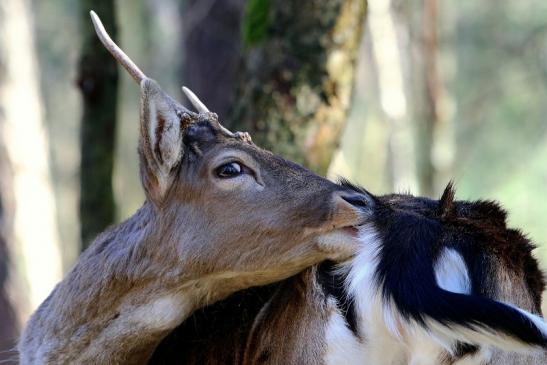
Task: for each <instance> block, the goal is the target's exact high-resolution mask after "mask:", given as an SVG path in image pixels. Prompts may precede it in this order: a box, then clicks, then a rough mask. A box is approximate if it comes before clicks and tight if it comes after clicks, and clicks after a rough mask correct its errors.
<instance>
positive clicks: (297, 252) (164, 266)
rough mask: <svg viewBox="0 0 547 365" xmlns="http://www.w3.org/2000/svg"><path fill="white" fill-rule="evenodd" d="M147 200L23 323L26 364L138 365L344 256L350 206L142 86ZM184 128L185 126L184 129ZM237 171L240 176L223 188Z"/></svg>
mask: <svg viewBox="0 0 547 365" xmlns="http://www.w3.org/2000/svg"><path fill="white" fill-rule="evenodd" d="M141 90H142V108H141V139H140V144H139V145H140V147H139V153H140V165H141V177H142V183H143V186H144V188H145V191H146V196H147V200H146V202H145V203H144V205H143V206H142V208H141V209H140V210H139V211H138V212H137V213H135V215H134V216H132V217H131V218H129V219H128V220H127V221H125V222H123V223H121V224H120V225H118V226H115V227H112V228H110V229H108V230H106V231H105V232H104V233H103V234H101V235H100V236H99V237H97V239H96V240H95V242H94V243H93V245H92V246H91V247H90V248H89V249H88V250H87V251H86V252H84V253H83V254H82V256H81V257H80V259H79V261H78V263H77V264H76V266H75V267H74V268H73V269H72V270H71V271H70V273H69V274H68V275H67V276H66V277H65V279H64V280H63V281H62V282H61V283H60V284H59V285H58V286H57V287H56V288H55V290H54V291H53V292H52V293H51V295H50V296H49V297H48V299H47V300H46V301H45V302H44V303H43V304H42V305H41V306H40V307H39V308H38V310H37V311H36V312H35V313H34V314H33V316H32V318H31V319H30V320H29V322H28V324H27V326H26V328H25V331H24V333H23V335H22V338H21V341H20V344H19V351H20V357H21V363H22V364H38V363H40V364H69V363H70V364H74V363H93V364H120V363H124V364H132V363H143V362H145V361H146V360H147V359H148V357H149V356H150V355H151V352H152V351H153V349H154V348H155V347H156V345H157V343H158V342H159V341H161V340H162V338H163V337H164V336H165V335H166V334H167V333H169V332H170V331H171V330H172V329H174V328H175V327H176V326H177V325H178V324H179V323H180V322H181V321H182V320H183V319H184V318H186V317H187V316H188V315H190V314H191V313H192V312H193V311H195V310H196V309H197V308H200V307H202V306H204V305H207V304H211V303H214V302H215V301H218V300H220V299H223V298H225V297H226V296H228V295H229V294H231V293H233V292H235V291H237V290H241V289H244V288H248V287H251V286H256V285H265V284H268V283H271V282H274V281H279V280H282V279H285V278H287V277H289V276H291V275H294V274H295V273H297V272H298V271H300V270H302V269H304V268H305V267H308V266H311V265H313V264H315V263H318V262H320V261H321V260H324V259H326V258H340V257H346V256H348V255H350V254H351V253H352V252H353V251H354V248H355V242H354V240H353V236H352V235H351V234H350V233H346V230H344V229H342V228H344V227H350V226H354V225H356V224H358V223H359V222H360V221H361V213H360V210H358V209H357V208H356V207H354V206H352V205H351V204H349V203H347V202H346V201H345V200H344V199H342V196H344V195H347V194H350V195H351V194H355V193H354V192H351V191H349V189H346V188H343V187H340V186H338V185H336V184H334V183H331V182H329V181H328V180H326V179H323V178H321V177H319V176H316V175H314V174H313V173H311V172H309V171H308V170H305V169H304V168H302V167H300V166H298V165H296V164H294V163H291V162H289V161H285V160H283V159H282V158H280V157H277V156H275V155H273V154H271V153H270V152H268V151H264V150H262V149H260V148H258V147H257V146H255V145H253V144H252V143H251V142H250V140H249V137H248V135H245V134H236V135H232V134H227V133H226V132H225V131H224V130H223V129H221V127H220V125H219V124H218V121H217V120H216V116H215V115H213V114H210V113H206V114H200V115H195V114H193V113H190V112H188V111H187V110H186V109H185V108H183V107H182V106H180V105H179V104H178V103H176V102H175V101H174V100H173V99H171V98H170V97H169V96H167V95H165V94H164V93H163V92H162V91H161V89H160V88H159V86H158V85H157V84H156V83H155V82H153V81H152V80H149V79H145V80H144V81H143V82H142V83H141ZM189 119H191V122H188V120H189ZM231 161H237V162H239V163H241V164H243V165H244V166H245V168H246V169H247V170H246V171H247V173H246V174H244V175H241V176H238V177H236V178H231V179H221V178H219V177H217V176H216V175H215V169H216V168H217V167H218V166H220V165H222V164H224V163H227V162H231Z"/></svg>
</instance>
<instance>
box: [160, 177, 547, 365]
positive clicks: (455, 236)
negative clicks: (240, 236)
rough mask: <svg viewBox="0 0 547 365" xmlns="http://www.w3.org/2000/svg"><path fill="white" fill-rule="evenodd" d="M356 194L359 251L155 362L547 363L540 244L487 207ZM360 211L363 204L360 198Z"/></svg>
mask: <svg viewBox="0 0 547 365" xmlns="http://www.w3.org/2000/svg"><path fill="white" fill-rule="evenodd" d="M342 184H344V185H345V186H346V187H351V188H352V189H353V190H355V191H356V192H358V193H360V195H359V196H360V199H362V200H361V202H360V205H361V206H362V209H363V211H365V212H366V213H367V216H368V218H367V220H366V222H365V223H364V224H363V225H362V226H361V227H360V228H359V233H358V234H359V238H360V242H361V246H360V248H359V251H358V252H357V253H356V255H355V257H354V258H353V259H351V260H349V261H347V262H343V263H333V262H325V263H323V264H321V265H319V266H315V267H312V268H310V269H308V270H306V271H304V272H302V273H301V274H299V275H297V276H295V277H292V278H290V279H288V280H285V281H284V282H281V283H277V284H274V285H270V286H268V287H262V288H254V289H250V290H247V291H244V292H241V293H238V294H236V295H235V296H233V297H231V298H229V299H227V300H226V301H224V302H220V303H217V304H215V305H213V306H211V307H209V308H206V309H204V310H202V311H200V312H199V313H196V314H195V315H194V316H193V317H192V318H190V319H189V320H187V321H186V322H184V323H183V324H182V325H181V326H180V327H179V328H178V329H177V330H176V331H174V332H173V333H171V334H170V335H169V336H168V337H167V338H166V339H165V340H164V341H163V342H162V344H161V345H160V346H159V347H158V348H157V350H156V353H155V354H154V356H153V358H152V360H151V363H158V364H160V363H161V364H211V365H212V364H325V365H332V364H369V365H403V364H411V365H430V364H431V365H433V364H442V365H448V364H454V365H456V364H457V365H479V364H480V365H483V364H496V365H509V364H537V365H539V364H546V363H547V356H546V355H545V352H544V349H545V348H546V347H547V325H546V323H545V322H544V321H543V319H542V318H541V316H540V308H541V294H542V292H543V289H544V278H543V274H542V272H541V271H540V269H539V268H538V264H537V262H536V260H535V259H534V257H533V256H532V250H533V249H534V245H533V244H532V243H531V242H530V241H529V240H528V239H527V238H526V237H525V236H524V235H523V234H522V233H521V232H520V231H518V230H514V229H510V228H507V226H506V213H505V211H503V210H502V209H501V208H500V206H499V205H498V204H496V203H494V202H491V201H475V202H467V201H455V200H454V190H453V189H452V186H450V185H449V186H448V187H447V188H446V190H445V192H444V194H443V196H442V198H441V199H440V200H432V199H427V198H419V197H414V196H411V195H404V194H403V195H401V194H394V195H386V196H380V197H376V196H374V195H372V194H370V193H368V192H367V191H365V190H364V189H361V188H358V187H355V186H353V185H351V184H349V183H347V182H343V183H342ZM352 203H353V204H354V205H355V204H356V202H352Z"/></svg>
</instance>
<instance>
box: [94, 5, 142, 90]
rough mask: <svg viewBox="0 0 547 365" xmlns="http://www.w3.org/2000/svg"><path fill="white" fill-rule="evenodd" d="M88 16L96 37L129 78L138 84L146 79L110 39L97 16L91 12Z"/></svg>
mask: <svg viewBox="0 0 547 365" xmlns="http://www.w3.org/2000/svg"><path fill="white" fill-rule="evenodd" d="M89 15H91V21H92V22H93V26H94V27H95V32H96V33H97V36H98V37H99V39H100V40H101V42H102V43H103V45H104V46H105V48H106V49H107V50H108V51H109V52H110V53H111V54H112V56H114V58H115V59H116V60H117V61H118V62H119V63H120V64H121V65H122V66H123V68H125V69H126V70H127V72H129V74H130V75H131V77H133V79H134V80H135V81H136V82H137V83H138V84H140V83H141V81H142V80H143V79H145V78H146V75H145V74H144V73H143V72H142V71H141V70H140V69H139V68H138V67H137V65H136V64H135V63H134V62H133V61H131V58H129V57H128V56H127V55H126V54H125V52H124V51H122V50H121V48H120V47H118V45H117V44H116V43H114V41H113V40H112V39H111V38H110V36H109V35H108V33H107V32H106V30H105V29H104V25H103V23H102V22H101V19H99V17H98V16H97V14H96V13H95V12H94V11H93V10H91V11H90V12H89Z"/></svg>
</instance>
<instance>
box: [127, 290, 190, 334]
mask: <svg viewBox="0 0 547 365" xmlns="http://www.w3.org/2000/svg"><path fill="white" fill-rule="evenodd" d="M189 312H190V305H188V303H185V301H184V300H183V297H182V296H176V295H166V296H163V297H159V298H156V299H154V300H152V301H150V302H148V303H146V304H145V305H142V306H140V307H138V308H136V309H135V310H132V311H131V312H129V313H130V314H129V316H127V317H126V320H127V321H129V322H133V323H135V324H136V325H138V326H142V327H146V328H149V329H153V330H163V329H169V328H173V327H174V326H176V325H177V324H178V323H180V322H182V320H183V319H184V318H185V317H186V316H187V315H188V313H189Z"/></svg>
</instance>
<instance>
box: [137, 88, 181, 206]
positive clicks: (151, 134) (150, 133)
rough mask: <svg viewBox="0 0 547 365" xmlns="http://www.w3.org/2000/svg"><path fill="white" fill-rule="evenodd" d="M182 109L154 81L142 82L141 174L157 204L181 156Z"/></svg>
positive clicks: (146, 187) (171, 178)
mask: <svg viewBox="0 0 547 365" xmlns="http://www.w3.org/2000/svg"><path fill="white" fill-rule="evenodd" d="M183 110H184V108H183V107H182V106H180V105H179V104H178V103H177V102H176V101H174V100H173V99H172V98H171V97H169V95H167V94H165V93H164V92H163V91H162V90H161V88H160V87H159V85H158V84H157V82H155V81H154V80H151V79H148V78H145V79H144V80H142V82H141V110H140V113H141V115H140V119H141V126H140V129H141V133H140V142H139V152H140V158H141V161H140V168H141V177H142V182H143V185H144V189H145V191H146V194H147V195H148V196H149V197H150V198H151V199H152V200H153V201H154V202H155V203H157V204H159V203H161V201H162V200H163V197H164V195H165V193H166V192H167V190H168V189H169V187H170V186H171V184H172V183H173V181H174V174H175V170H176V167H177V166H178V164H179V163H180V161H181V158H182V153H183V151H182V125H181V124H182V118H183V117H184V115H183V114H184V113H183Z"/></svg>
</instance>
